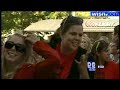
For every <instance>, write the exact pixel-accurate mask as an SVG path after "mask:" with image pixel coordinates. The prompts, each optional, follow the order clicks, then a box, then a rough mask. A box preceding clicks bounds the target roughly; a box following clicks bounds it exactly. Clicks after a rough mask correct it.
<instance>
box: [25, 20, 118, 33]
mask: <svg viewBox="0 0 120 90" xmlns="http://www.w3.org/2000/svg"><path fill="white" fill-rule="evenodd" d="M61 22H62V19H47V20H41V21H38V22H36V23H32V24H31V25H29V26H28V27H27V28H25V29H24V31H37V32H48V31H50V32H55V31H56V30H57V28H58V27H60V24H61ZM116 25H119V19H84V23H83V31H84V32H113V29H114V27H115V26H116Z"/></svg>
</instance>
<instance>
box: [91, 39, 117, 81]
mask: <svg viewBox="0 0 120 90" xmlns="http://www.w3.org/2000/svg"><path fill="white" fill-rule="evenodd" d="M91 56H92V57H93V59H94V60H95V67H96V71H95V73H94V79H119V65H118V64H116V63H115V62H113V61H111V60H110V58H109V53H108V43H107V42H105V41H104V40H98V41H96V42H95V43H94V45H93V47H92V50H91Z"/></svg>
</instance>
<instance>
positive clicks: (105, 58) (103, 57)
mask: <svg viewBox="0 0 120 90" xmlns="http://www.w3.org/2000/svg"><path fill="white" fill-rule="evenodd" d="M98 57H99V58H100V59H101V60H103V61H108V60H109V52H108V49H105V50H101V52H99V56H98Z"/></svg>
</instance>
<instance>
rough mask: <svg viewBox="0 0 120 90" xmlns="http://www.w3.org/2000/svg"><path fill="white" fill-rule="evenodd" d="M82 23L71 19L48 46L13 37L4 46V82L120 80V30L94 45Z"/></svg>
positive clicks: (30, 36)
mask: <svg viewBox="0 0 120 90" xmlns="http://www.w3.org/2000/svg"><path fill="white" fill-rule="evenodd" d="M83 22H84V21H83V19H82V18H80V17H74V16H68V17H67V18H65V19H64V20H63V21H62V22H61V25H60V27H59V28H58V29H57V30H56V32H55V34H54V35H52V36H51V37H50V41H49V42H45V41H44V40H39V39H38V38H37V36H36V35H35V34H32V33H29V34H28V35H27V36H24V35H21V34H18V33H16V34H14V35H12V36H10V37H9V38H8V39H7V41H6V42H5V43H2V54H1V57H2V79H119V27H120V25H118V26H116V27H115V28H114V34H113V37H112V40H111V41H110V40H109V39H108V37H106V36H101V37H100V38H99V39H98V40H96V41H94V42H92V40H91V39H90V38H89V37H88V35H87V34H84V33H83V25H82V24H83Z"/></svg>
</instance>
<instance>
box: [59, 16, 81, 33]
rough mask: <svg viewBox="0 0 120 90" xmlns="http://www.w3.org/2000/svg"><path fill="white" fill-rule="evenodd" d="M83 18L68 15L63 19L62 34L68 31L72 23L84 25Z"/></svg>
mask: <svg viewBox="0 0 120 90" xmlns="http://www.w3.org/2000/svg"><path fill="white" fill-rule="evenodd" d="M82 23H83V19H82V18H80V17H74V16H71V15H70V16H68V17H67V18H65V19H63V21H62V23H61V26H60V29H61V34H64V33H66V32H67V31H68V29H69V28H70V27H71V26H72V25H81V26H82Z"/></svg>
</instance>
